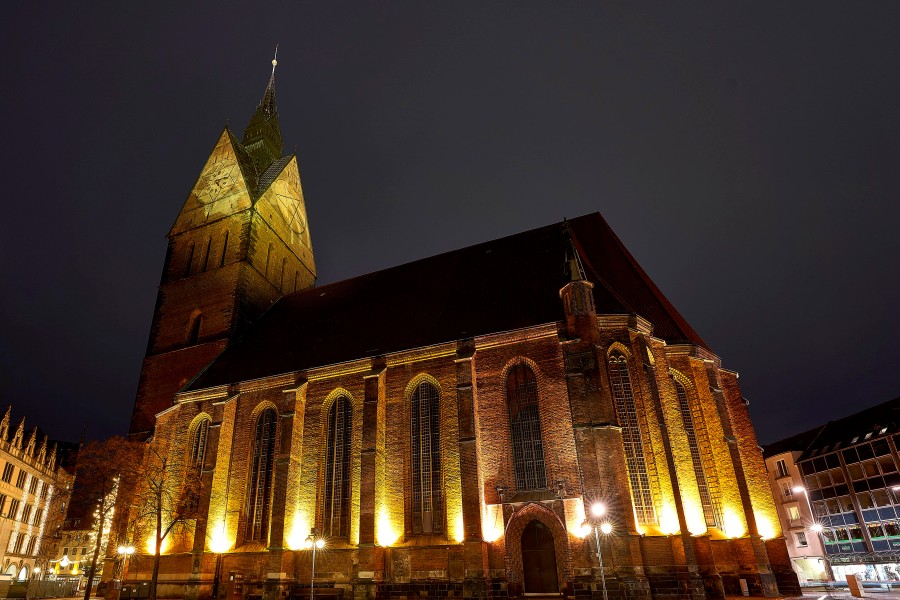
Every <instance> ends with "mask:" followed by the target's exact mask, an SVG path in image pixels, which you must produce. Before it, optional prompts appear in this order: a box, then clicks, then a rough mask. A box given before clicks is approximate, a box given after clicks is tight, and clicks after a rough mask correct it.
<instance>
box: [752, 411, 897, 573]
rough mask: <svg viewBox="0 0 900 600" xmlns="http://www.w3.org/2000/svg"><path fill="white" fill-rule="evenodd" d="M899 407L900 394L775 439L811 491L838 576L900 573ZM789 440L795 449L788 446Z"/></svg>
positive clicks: (815, 515) (815, 513)
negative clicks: (787, 437) (898, 396)
mask: <svg viewBox="0 0 900 600" xmlns="http://www.w3.org/2000/svg"><path fill="white" fill-rule="evenodd" d="M898 411H900V398H896V399H894V400H890V401H888V402H885V403H883V404H879V405H877V406H874V407H872V408H868V409H866V410H863V411H860V412H858V413H855V414H853V415H850V416H847V417H844V418H843V419H838V420H836V421H829V422H828V423H827V424H825V425H823V426H822V427H820V428H818V429H816V430H813V431H811V432H807V433H806V434H801V436H797V439H796V440H795V441H793V442H792V441H791V440H785V441H783V442H778V443H777V444H773V445H772V446H777V448H776V450H781V452H780V453H779V454H778V456H784V457H785V458H783V459H782V460H784V461H785V463H784V464H785V465H786V466H787V468H788V470H789V471H790V472H791V474H792V475H793V477H794V481H795V482H797V484H798V485H801V486H803V487H804V488H805V490H807V491H806V493H807V494H808V497H809V506H810V508H811V513H812V519H813V521H814V523H815V524H816V525H818V526H819V527H821V542H822V544H823V545H824V548H825V554H826V557H827V559H828V562H829V563H830V565H831V569H832V571H833V574H834V578H835V579H837V580H842V579H845V578H846V576H847V575H848V574H851V573H852V574H857V575H859V576H861V577H862V578H863V579H867V580H879V581H898V580H900V455H898V452H897V450H898V446H900V419H898V414H900V412H898ZM792 439H794V438H792ZM788 447H792V451H791V452H787V451H785V450H786V449H787V448H788ZM768 448H769V447H767V456H768V457H769V458H768V460H767V463H769V464H770V477H771V473H772V469H773V468H774V469H778V468H780V467H779V466H778V465H777V464H773V463H772V460H773V459H775V458H776V455H775V453H770V452H768ZM787 457H791V458H793V459H794V461H793V462H794V464H795V465H796V467H792V466H791V465H790V464H789V463H788V460H787ZM795 469H799V474H801V475H802V483H800V481H801V480H799V479H797V471H796V470H795ZM808 539H809V538H808Z"/></svg>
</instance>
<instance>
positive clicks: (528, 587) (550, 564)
mask: <svg viewBox="0 0 900 600" xmlns="http://www.w3.org/2000/svg"><path fill="white" fill-rule="evenodd" d="M522 570H523V571H524V578H525V593H526V594H558V593H559V580H558V579H557V577H556V548H555V547H554V546H553V534H552V533H550V529H549V528H548V527H547V526H546V525H544V524H543V523H541V522H540V521H536V520H535V521H532V522H531V523H529V524H528V525H526V526H525V531H523V532H522Z"/></svg>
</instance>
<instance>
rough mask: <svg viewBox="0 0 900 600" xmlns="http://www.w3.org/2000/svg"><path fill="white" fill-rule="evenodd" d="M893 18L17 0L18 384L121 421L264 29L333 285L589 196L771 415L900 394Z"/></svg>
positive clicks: (654, 8)
mask: <svg viewBox="0 0 900 600" xmlns="http://www.w3.org/2000/svg"><path fill="white" fill-rule="evenodd" d="M148 7H152V8H153V10H152V11H148V10H146V9H147V8H148ZM898 30H900V3H888V2H882V3H865V4H864V5H860V4H857V3H846V2H842V3H827V2H821V1H817V2H809V3H802V2H773V3H749V2H747V3H741V4H740V5H738V4H737V3H731V2H728V3H722V2H709V3H672V2H660V3H657V4H640V5H637V6H635V5H632V4H631V3H605V2H604V3H601V2H594V3H587V2H567V3H560V2H556V3H542V4H536V3H529V2H515V3H507V4H503V3H496V2H492V3H489V4H488V5H485V3H475V2H471V3H460V2H445V3H438V2H426V3H418V2H409V3H390V4H388V3H383V2H378V3H320V4H302V5H298V4H297V3H288V4H285V5H277V4H274V3H270V2H265V3H263V2H255V3H246V4H241V5H239V4H237V3H235V2H209V3H201V4H188V3H182V2H178V3H173V4H172V6H171V8H170V9H168V10H167V9H165V8H164V7H163V4H162V3H132V2H127V3H126V2H116V3H109V4H106V5H104V4H101V3H93V2H92V3H80V2H79V3H75V2H68V3H63V2H58V3H36V2H23V3H20V4H18V5H16V4H15V3H6V4H4V16H3V19H2V23H0V86H2V87H0V90H2V91H0V108H2V111H0V114H2V116H3V119H4V121H5V123H4V126H3V142H2V150H0V152H2V161H0V169H2V181H3V183H4V202H3V208H4V210H3V216H2V219H0V282H2V294H0V404H3V405H6V404H10V403H11V404H12V405H13V414H14V419H16V420H17V419H18V418H19V417H20V416H22V415H25V416H26V418H27V424H28V425H29V427H30V426H31V425H35V424H37V425H39V426H40V427H41V428H42V429H44V430H45V431H47V432H49V433H50V434H51V435H52V436H55V437H57V438H62V439H77V438H78V436H79V435H80V434H81V431H82V427H83V425H84V424H85V423H86V430H87V436H88V437H89V438H92V437H99V436H106V435H110V434H113V433H124V432H125V431H126V429H127V425H128V421H129V418H130V415H131V408H132V405H133V401H134V395H135V390H136V387H137V380H138V374H139V372H140V366H141V359H142V357H143V354H144V351H145V348H146V343H147V336H148V332H149V327H150V320H151V316H152V313H153V306H154V302H155V299H156V288H157V284H158V283H159V277H160V272H161V268H162V264H163V259H164V256H165V251H166V239H165V234H166V233H167V231H168V229H169V227H170V226H171V224H172V222H173V221H174V219H175V217H176V215H177V213H178V211H179V210H180V208H181V206H182V204H183V203H184V201H185V199H186V198H187V195H188V193H189V191H190V189H191V187H192V185H193V183H194V181H195V180H196V178H197V176H198V175H199V173H200V169H201V167H202V166H203V164H204V162H205V160H206V158H207V156H208V154H209V152H210V151H211V150H212V147H213V145H214V143H215V142H216V139H217V137H218V135H219V133H220V132H221V129H222V127H223V125H225V123H226V122H228V123H230V125H231V127H232V129H233V130H234V131H235V132H236V133H237V134H238V136H240V135H241V134H242V132H243V128H244V126H245V125H246V123H247V121H248V120H249V118H250V116H251V114H252V113H253V110H254V108H255V107H256V104H257V103H258V102H259V100H260V98H261V96H262V93H263V90H264V88H265V84H266V82H267V80H268V77H269V71H270V68H271V67H270V61H271V58H272V51H273V48H274V46H275V44H276V43H277V44H279V45H280V46H279V51H278V61H279V65H278V70H277V73H276V77H277V95H278V107H279V115H280V121H281V127H282V134H283V137H284V140H285V150H286V151H287V152H291V151H293V149H294V148H295V147H296V150H297V152H298V154H299V164H300V171H301V176H302V178H303V186H304V192H305V196H306V202H307V209H308V213H309V222H310V230H311V235H312V240H313V247H314V250H315V256H316V262H317V265H318V270H319V276H320V279H319V283H328V282H332V281H336V280H340V279H344V278H347V277H351V276H355V275H359V274H362V273H366V272H370V271H373V270H377V269H381V268H385V267H389V266H393V265H396V264H399V263H403V262H407V261H410V260H414V259H417V258H422V257H425V256H430V255H433V254H436V253H440V252H445V251H448V250H452V249H455V248H459V247H462V246H466V245H470V244H474V243H478V242H482V241H487V240H491V239H495V238H498V237H502V236H505V235H509V234H513V233H517V232H520V231H524V230H527V229H531V228H535V227H539V226H542V225H546V224H549V223H552V222H558V221H561V220H562V219H563V218H564V217H574V216H578V215H582V214H585V213H589V212H594V211H600V212H601V213H603V215H604V216H605V217H606V219H607V220H608V221H609V223H610V225H611V226H612V227H613V229H614V230H615V231H616V232H617V233H618V235H619V236H620V237H621V238H622V240H623V242H624V243H625V244H626V246H627V247H628V248H629V249H630V250H631V252H632V253H633V254H634V255H635V257H636V258H637V259H638V261H639V262H640V263H641V265H642V266H643V267H644V268H645V269H646V270H647V272H648V273H649V274H650V276H651V277H652V278H653V279H654V281H655V282H656V283H657V285H658V286H659V287H660V288H661V289H662V291H663V292H664V293H665V294H666V295H667V296H668V297H669V298H670V299H671V301H672V302H673V304H674V305H675V306H676V307H677V308H678V309H679V311H681V313H682V314H683V315H684V316H685V317H686V318H687V319H688V321H689V322H690V323H691V324H692V325H693V326H694V328H695V329H696V330H697V331H698V332H699V333H700V335H701V336H703V338H704V339H705V340H706V341H707V342H708V343H709V344H710V346H711V348H712V350H713V351H715V352H716V353H717V354H718V355H719V356H721V357H722V359H723V365H724V366H725V367H726V368H729V369H733V370H736V371H738V372H739V373H740V374H741V385H742V388H743V391H744V394H745V396H746V397H747V398H749V399H750V401H751V404H750V410H751V413H752V416H753V419H754V421H755V423H756V425H757V428H758V434H759V437H760V440H761V441H762V442H768V441H774V440H776V439H778V438H779V437H782V436H786V435H788V434H792V433H795V432H799V431H801V430H804V429H806V428H809V427H812V426H814V425H816V424H819V423H821V422H824V421H825V420H827V419H831V418H837V417H840V416H842V415H844V414H847V413H850V412H853V411H856V410H858V409H861V408H864V407H867V406H871V405H874V404H877V403H880V402H883V401H885V400H889V399H891V398H894V397H896V396H898V395H900V350H898V342H897V339H896V338H897V337H898V334H900V310H898V308H900V276H898V274H900V243H898V241H897V234H896V231H897V224H898V218H900V207H898V205H900V198H898V196H900V194H898V192H900V69H898V65H900V35H898V34H897V31H898ZM435 276H440V274H435Z"/></svg>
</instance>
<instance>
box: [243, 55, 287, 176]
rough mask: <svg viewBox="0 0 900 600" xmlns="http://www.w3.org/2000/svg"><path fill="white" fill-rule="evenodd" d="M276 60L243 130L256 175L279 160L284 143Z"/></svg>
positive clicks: (245, 144) (244, 143)
mask: <svg viewBox="0 0 900 600" xmlns="http://www.w3.org/2000/svg"><path fill="white" fill-rule="evenodd" d="M275 56H276V57H277V56H278V47H277V46H276V47H275ZM277 64H278V59H277V58H273V59H272V75H271V76H270V77H269V84H268V85H267V86H266V91H265V93H264V94H263V97H262V100H261V101H260V103H259V105H258V106H257V107H256V112H255V113H253V117H252V118H251V119H250V123H249V124H248V125H247V128H246V129H245V130H244V139H243V141H242V143H243V145H244V147H245V148H246V149H247V151H248V152H249V153H250V156H251V157H252V158H253V166H254V168H255V169H256V173H257V175H259V174H261V173H262V172H263V171H265V170H266V168H267V167H268V166H269V165H271V164H272V163H273V162H274V161H276V160H277V159H279V158H281V153H282V151H283V149H284V143H283V142H282V139H281V130H280V128H279V127H278V106H277V105H276V103H275V66H276V65H277Z"/></svg>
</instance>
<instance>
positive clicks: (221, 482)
mask: <svg viewBox="0 0 900 600" xmlns="http://www.w3.org/2000/svg"><path fill="white" fill-rule="evenodd" d="M221 410H222V424H221V426H220V427H219V444H218V448H217V451H216V466H215V469H214V470H213V477H212V481H213V483H212V490H210V499H209V518H208V521H207V525H206V527H207V530H206V537H207V544H206V545H207V547H208V548H209V549H210V550H212V551H214V552H216V551H218V552H223V551H226V550H230V549H231V548H233V547H234V544H235V536H236V535H237V516H238V515H237V514H235V513H231V514H228V509H229V507H228V497H229V492H230V488H229V484H230V480H231V473H230V470H231V452H232V443H233V440H234V422H235V413H236V411H237V399H236V398H231V399H229V400H228V401H227V402H225V403H224V404H223V405H222V407H221Z"/></svg>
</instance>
